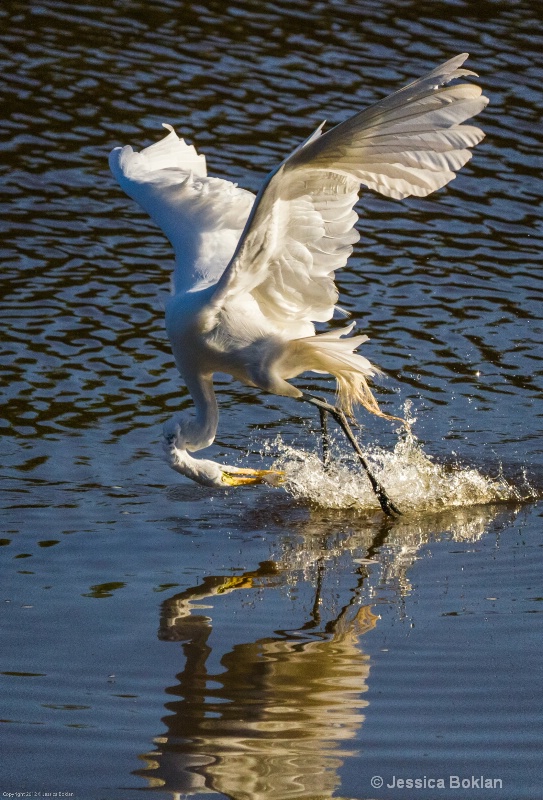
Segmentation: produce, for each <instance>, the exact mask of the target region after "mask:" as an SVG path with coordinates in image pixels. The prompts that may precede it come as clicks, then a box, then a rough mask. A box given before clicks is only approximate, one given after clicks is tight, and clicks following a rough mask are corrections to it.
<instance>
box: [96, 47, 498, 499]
mask: <svg viewBox="0 0 543 800" xmlns="http://www.w3.org/2000/svg"><path fill="white" fill-rule="evenodd" d="M466 57H467V55H465V54H464V55H462V56H457V57H456V58H454V59H451V60H450V61H448V62H447V63H446V64H443V65H442V66H441V67H438V68H437V69H435V70H434V71H433V72H431V73H430V74H429V75H427V76H425V77H424V78H421V79H420V80H419V81H416V82H415V83H412V84H410V85H409V86H408V87H406V88H404V89H402V90H401V91H399V92H396V93H395V94H394V95H391V96H390V97H388V98H385V99H384V100H382V101H381V102H380V103H377V104H376V105H375V106H372V107H370V108H369V109H366V110H365V111H362V112H360V113H359V114H357V115H355V116H354V117H352V118H351V119H349V120H347V121H346V122H344V123H342V124H341V125H338V126H337V127H335V128H333V129H332V130H330V131H329V132H328V133H325V134H322V133H321V129H322V126H321V127H320V128H318V129H317V131H316V132H315V133H314V134H313V135H312V136H311V137H310V138H309V139H308V140H307V141H306V142H304V143H303V144H302V145H301V146H300V147H298V148H297V149H296V150H295V151H294V153H292V154H291V155H290V156H289V158H287V159H286V160H285V161H284V162H283V163H282V164H280V166H279V167H278V168H277V169H276V170H274V171H273V172H272V173H271V174H270V175H269V176H268V178H267V180H266V181H265V183H264V186H263V188H262V189H261V191H260V192H259V194H258V196H257V197H256V199H255V197H254V196H253V195H252V194H251V193H250V192H247V191H245V190H243V189H240V188H239V187H237V186H236V185H235V184H233V183H231V182H229V181H226V180H222V179H219V178H212V177H208V176H207V174H206V167H205V159H204V157H203V156H200V155H198V154H197V153H196V151H195V149H194V148H193V147H192V146H188V145H186V144H185V143H184V141H183V140H182V139H179V138H178V137H177V135H176V134H175V132H174V131H173V129H172V128H171V127H170V126H168V125H166V126H165V127H167V128H170V133H169V134H168V136H166V137H165V139H163V140H162V141H160V142H158V143H156V144H154V145H152V146H150V147H148V148H146V149H145V150H143V151H141V152H140V153H137V152H134V151H133V150H132V148H131V147H124V148H115V150H113V152H112V153H111V156H110V165H111V169H112V171H113V174H114V175H115V177H116V178H117V179H118V181H119V183H120V184H121V186H122V187H123V188H124V189H125V191H126V192H127V193H128V194H129V195H130V196H131V197H133V198H134V199H135V200H136V201H137V202H139V203H140V205H141V206H143V208H144V209H146V210H147V211H148V213H149V214H150V215H151V217H152V218H153V219H154V220H155V222H157V223H158V225H160V227H161V228H162V229H163V231H164V232H165V234H166V235H167V236H168V238H169V240H170V242H171V243H172V245H173V248H174V251H175V270H174V276H173V282H172V296H171V298H170V299H169V300H168V302H167V306H166V328H167V332H168V336H169V338H170V341H171V344H172V349H173V354H174V357H175V361H176V364H177V367H178V369H179V371H180V373H181V375H182V376H183V378H184V380H185V383H186V385H187V388H188V390H189V392H190V394H191V396H192V399H193V401H194V406H195V414H194V415H193V416H187V415H184V416H180V417H177V418H176V419H175V420H173V421H172V422H171V423H170V425H169V426H166V427H165V437H166V442H167V452H168V456H169V460H170V464H171V466H172V467H173V468H174V469H176V470H177V471H179V472H182V473H183V474H185V475H187V476H188V477H190V478H192V479H193V480H196V481H199V482H200V483H204V484H207V485H224V484H225V483H226V484H231V485H232V484H234V485H235V484H238V483H254V482H257V481H260V480H262V479H263V478H264V479H265V478H266V474H267V473H266V471H254V470H240V469H238V468H235V467H222V466H220V465H218V464H215V462H212V461H206V460H202V459H195V458H194V457H193V456H191V455H190V454H191V453H192V452H194V451H198V450H201V449H203V448H205V447H207V446H209V445H210V444H211V443H212V442H213V440H214V438H215V434H216V431H217V424H218V408H217V401H216V397H215V393H214V390H213V374H214V373H215V372H223V373H228V374H230V375H232V376H233V377H234V378H236V379H237V380H239V381H241V382H242V383H244V384H246V385H248V386H255V387H258V388H259V389H262V390H264V391H266V392H271V393H274V394H279V395H284V396H290V397H294V398H299V397H301V396H302V392H301V391H300V390H299V389H298V388H297V387H295V386H293V385H292V384H291V383H289V380H290V379H291V378H294V377H296V376H297V375H300V374H301V373H302V372H306V371H311V370H312V371H317V372H325V373H329V374H331V375H333V376H334V377H335V378H336V381H337V387H338V405H339V407H340V409H343V410H345V411H347V412H350V411H351V410H352V408H353V406H354V405H355V404H356V403H361V404H362V405H364V406H365V407H366V408H367V409H368V410H369V411H371V412H373V413H375V414H379V415H381V416H386V415H385V414H383V413H382V412H381V411H380V409H379V406H378V405H377V402H376V401H375V399H374V397H373V395H372V393H371V390H370V388H369V386H368V382H367V379H368V378H370V377H372V376H373V375H375V373H376V372H378V370H377V369H376V368H375V367H374V366H373V365H372V364H371V363H370V362H369V361H368V360H367V359H366V358H365V357H364V356H362V355H360V354H358V353H356V352H355V351H356V349H357V348H358V347H359V346H360V345H361V344H362V343H363V342H364V341H366V340H367V337H366V336H364V335H356V336H351V335H349V334H350V333H351V331H352V328H353V327H354V323H353V324H351V325H349V326H347V327H345V328H343V329H341V330H338V329H335V330H330V331H328V332H326V333H319V334H317V333H316V331H315V325H314V323H315V322H326V321H328V320H330V319H331V317H332V316H333V313H334V309H335V304H336V302H337V299H338V293H337V289H336V286H335V283H334V271H335V270H336V269H339V268H340V267H343V266H344V265H345V264H346V262H347V259H348V257H349V255H350V253H351V252H352V246H353V244H354V243H355V242H356V241H357V240H358V238H359V235H358V233H357V232H356V230H355V229H354V224H355V222H356V220H357V214H356V212H355V211H354V205H355V204H356V202H357V200H358V192H359V189H360V185H361V184H363V185H365V186H367V187H369V188H372V189H374V190H376V191H378V192H380V193H381V194H384V195H386V196H389V197H394V198H402V197H407V196H408V195H411V194H413V195H417V196H421V197H422V196H425V195H427V194H429V193H430V192H432V191H434V190H436V189H438V188H440V187H441V186H444V185H445V184H446V183H448V182H449V181H450V180H452V178H454V177H455V171H456V170H457V169H459V168H460V167H461V166H462V165H463V164H465V162H466V161H467V160H468V159H469V158H470V157H471V153H470V150H469V149H468V148H469V147H472V146H473V145H475V144H477V143H478V142H479V141H480V140H481V139H482V138H483V133H482V131H480V130H479V129H478V128H476V127H473V126H470V125H463V124H462V123H463V122H464V121H465V120H466V119H468V118H469V117H471V116H473V115H475V114H477V113H478V112H479V111H481V110H482V108H484V106H485V105H486V103H487V99H486V98H485V97H482V95H481V90H480V89H479V87H477V86H474V85H472V84H457V85H455V86H453V87H446V88H443V87H444V85H445V84H448V83H449V82H450V81H451V80H453V79H454V78H458V77H461V76H464V75H472V74H474V73H471V72H469V71H467V70H464V69H461V68H460V67H461V65H462V63H463V62H464V60H465V59H466Z"/></svg>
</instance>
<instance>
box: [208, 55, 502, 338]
mask: <svg viewBox="0 0 543 800" xmlns="http://www.w3.org/2000/svg"><path fill="white" fill-rule="evenodd" d="M466 58H467V54H463V55H460V56H457V57H455V58H453V59H450V60H449V61H447V62H446V63H445V64H442V65H441V66H440V67H438V68H436V69H435V70H433V71H432V72H431V73H429V74H428V75H426V76H425V77H423V78H421V79H420V80H417V81H415V82H413V83H411V84H410V85H409V86H406V87H405V88H403V89H401V90H400V91H398V92H395V93H394V94H393V95H391V96H390V97H387V98H385V99H384V100H381V101H380V102H378V103H376V104H375V105H373V106H371V107H370V108H368V109H365V110H364V111H361V112H360V113H359V114H356V115H355V116H354V117H352V118H351V119H349V120H347V121H346V122H343V123H341V124H340V125H338V126H336V127H335V128H333V129H332V130H330V131H329V132H327V133H325V134H322V135H320V129H318V130H317V131H316V132H315V134H313V136H311V137H310V138H309V139H308V140H307V141H306V142H305V143H304V144H303V145H302V146H301V147H299V148H297V149H296V150H295V151H294V153H292V155H291V156H290V157H289V158H287V159H286V161H285V162H283V164H282V165H281V166H280V167H279V168H278V169H277V170H275V171H274V172H273V173H272V174H271V175H270V176H269V177H268V180H267V181H266V183H265V185H264V187H263V189H262V190H261V192H260V193H259V195H258V197H257V200H256V202H255V205H254V206H253V210H252V212H251V215H250V217H249V220H248V222H247V225H246V227H245V230H244V232H243V234H242V237H241V240H240V242H239V245H238V247H237V249H236V252H235V253H234V256H233V258H232V261H231V262H230V264H229V266H228V268H227V270H226V271H225V273H224V275H223V276H222V278H221V279H220V281H219V283H218V285H217V290H216V293H215V296H214V300H215V302H216V304H217V305H218V306H220V305H222V304H224V303H226V302H228V297H229V296H232V294H238V293H240V292H250V293H251V294H252V295H253V297H254V298H255V299H257V301H258V303H259V305H260V307H261V309H262V311H263V312H264V313H265V314H266V315H267V316H268V318H269V319H271V320H274V321H275V320H276V321H277V322H278V323H280V324H281V326H282V327H283V329H286V330H288V329H289V328H290V329H291V330H292V331H295V330H296V329H297V328H299V330H303V329H305V330H307V325H308V323H309V322H310V321H318V320H326V319H329V318H330V317H331V316H332V313H333V306H334V303H335V301H336V299H337V292H336V289H335V285H334V270H336V269H338V268H340V267H342V266H344V265H345V263H346V260H347V257H348V255H349V253H350V248H351V245H352V243H353V241H356V239H357V238H358V235H357V234H356V233H355V232H354V233H353V231H352V228H353V226H354V223H355V220H356V214H355V213H354V212H353V211H352V209H353V206H354V204H355V202H356V200H357V192H358V190H359V187H360V184H363V185H365V186H368V187H369V188H371V189H374V190H376V191H378V192H380V193H381V194H384V195H386V196H389V197H394V198H402V197H407V196H409V195H417V196H425V195H427V194H429V193H430V192H433V191H435V190H436V189H439V188H440V187H442V186H444V185H445V184H447V183H448V182H449V181H451V180H452V179H453V178H454V177H455V172H456V170H458V169H459V168H460V167H461V166H463V164H465V163H466V161H468V160H469V158H470V157H471V152H470V150H469V149H468V148H470V147H473V146H474V145H475V144H477V142H479V141H480V140H481V139H482V138H483V136H484V134H483V132H482V131H481V130H479V128H476V127H474V126H472V125H462V123H463V122H464V121H465V120H466V119H468V118H469V117H472V116H473V115H475V114H477V113H479V111H481V110H482V109H483V108H484V107H485V105H486V104H487V102H488V100H487V98H485V97H483V96H481V90H480V88H479V87H477V86H474V85H472V84H461V85H455V86H453V87H445V88H444V84H447V83H449V82H450V81H452V80H453V79H455V78H459V77H463V76H465V75H473V74H474V73H472V72H470V71H468V70H464V69H460V67H461V65H462V63H463V62H464V61H465V59H466Z"/></svg>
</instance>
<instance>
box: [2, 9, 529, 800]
mask: <svg viewBox="0 0 543 800" xmlns="http://www.w3.org/2000/svg"><path fill="white" fill-rule="evenodd" d="M539 17H540V15H539V13H538V8H537V6H536V4H530V3H527V2H511V1H510V2H507V3H505V2H503V3H502V2H478V3H477V4H474V3H467V2H462V1H461V0H458V2H432V3H425V2H422V3H421V2H418V3H415V2H411V0H401V1H398V2H390V1H388V2H387V0H385V2H367V3H366V2H353V3H350V4H347V3H343V2H321V3H319V2H316V3H309V2H301V0H293V1H292V2H289V3H286V2H283V1H282V0H281V1H280V2H275V3H262V2H258V3H256V2H254V3H253V2H236V3H232V4H225V3H219V2H208V3H202V4H199V5H198V4H192V3H184V2H173V0H171V1H170V2H160V3H158V2H153V3H138V2H129V1H128V0H126V1H125V0H113V1H112V2H110V3H108V4H101V3H100V4H99V3H96V2H95V3H89V4H86V5H83V6H77V5H75V4H72V3H67V2H51V1H50V0H44V2H41V3H38V2H17V0H12V1H11V2H9V3H7V4H5V5H4V6H2V9H0V67H1V70H0V76H1V77H0V93H1V94H0V96H1V98H2V115H1V117H2V118H1V121H0V176H1V177H0V181H1V187H2V191H1V198H0V203H1V211H2V214H1V217H0V230H1V232H2V235H1V240H0V259H1V286H0V291H1V293H2V306H1V314H2V336H1V343H2V348H1V353H2V356H1V357H2V384H1V386H2V418H1V420H0V424H1V425H2V433H3V439H2V450H1V453H2V457H1V462H2V472H1V484H0V485H1V487H2V516H1V522H2V525H1V532H0V540H1V544H2V545H3V546H2V547H1V549H0V554H1V559H2V572H1V574H2V579H1V584H0V586H1V592H0V600H1V601H2V616H1V618H0V619H1V625H2V633H1V636H2V640H1V641H2V645H1V647H0V686H1V690H2V700H3V702H2V710H1V712H0V719H1V723H0V741H1V752H2V760H1V765H0V792H2V793H3V795H4V796H6V797H7V796H10V793H15V792H31V793H33V794H31V795H30V796H39V795H38V794H37V793H39V792H41V796H42V797H44V796H46V794H45V793H46V792H51V793H54V792H57V793H60V792H65V793H68V795H67V796H73V797H75V798H78V800H100V799H101V798H103V799H104V800H134V799H135V798H141V797H145V796H148V797H156V798H172V797H173V798H178V797H184V796H190V797H196V798H200V797H203V796H204V794H209V795H214V796H215V797H217V798H226V797H228V798H234V800H249V799H250V800H254V799H256V798H259V800H260V799H261V798H266V800H267V799H268V798H274V800H286V799H287V798H291V797H292V798H294V797H296V798H311V800H317V798H327V797H342V798H351V799H352V800H370V798H371V799H372V800H394V798H409V800H413V799H415V800H419V798H421V799H422V800H424V799H426V800H436V798H439V799H441V798H444V799H445V800H450V798H460V799H461V800H474V798H475V800H476V799H477V798H479V797H481V798H489V800H495V798H501V797H507V798H508V800H534V798H537V797H539V796H540V795H541V764H540V760H541V759H540V752H541V734H542V731H543V716H542V713H541V677H542V667H541V654H540V653H541V644H540V643H541V636H542V633H543V616H540V614H541V612H542V610H543V605H542V600H543V598H542V595H543V592H542V589H541V574H542V568H543V550H542V539H541V522H540V518H541V511H540V505H538V502H537V501H538V498H539V497H540V496H541V492H542V490H543V458H542V439H541V415H542V404H541V365H542V360H543V358H542V354H541V341H542V325H541V310H540V309H541V306H540V298H541V286H542V281H541V252H542V246H541V245H542V224H541V218H542V215H541V197H542V195H543V192H542V188H543V185H542V180H541V145H542V139H543V137H542V133H541V108H542V107H543V97H542V94H543V92H542V85H543V70H542V69H541V66H540V61H541V56H540V54H541V45H542V37H541V34H540V19H539ZM462 51H468V52H470V53H471V58H470V61H469V62H468V66H470V67H471V68H472V69H474V70H475V71H476V72H478V73H479V75H480V78H479V82H480V84H481V85H482V86H483V87H484V90H485V93H486V94H488V96H489V97H490V99H491V103H490V105H489V107H488V108H487V110H486V111H485V112H484V113H483V114H482V115H481V116H480V117H479V120H478V122H479V123H480V125H481V126H482V127H483V128H484V130H485V132H486V133H487V138H486V139H485V140H484V142H483V143H482V144H481V145H480V146H478V147H477V148H476V150H475V154H474V157H473V160H472V161H471V162H470V164H469V165H468V166H467V167H466V168H465V169H463V170H462V172H461V174H460V176H459V177H458V178H457V179H456V180H455V181H454V182H453V183H452V184H450V185H449V187H447V188H446V189H444V190H442V191H440V192H438V193H437V194H436V195H433V196H431V197H430V198H427V199H425V200H417V199H409V200H406V201H403V202H401V203H400V202H394V201H389V200H385V199H383V198H380V197H376V196H374V195H370V194H369V193H368V194H365V195H364V196H363V198H362V202H361V204H360V211H361V225H360V227H361V232H362V238H361V242H360V245H359V246H358V248H357V250H356V252H355V254H354V256H353V257H352V258H351V260H350V262H349V265H348V267H347V269H345V270H343V271H342V272H341V274H338V283H339V285H340V291H341V304H342V306H343V307H345V308H346V309H348V310H349V311H350V312H351V313H352V315H353V318H355V319H357V320H359V324H360V329H361V330H362V331H365V332H367V333H368V334H369V335H370V337H371V342H370V343H369V344H368V345H367V346H366V347H367V348H368V350H367V351H366V352H367V355H368V357H369V358H370V359H371V360H372V361H374V362H375V363H377V364H379V365H380V366H381V367H382V368H383V369H384V370H385V372H386V375H387V377H386V378H384V379H383V380H382V381H381V382H380V384H379V388H378V390H377V393H378V397H379V399H380V402H381V404H382V406H383V408H384V409H385V410H386V411H388V412H389V413H393V414H400V413H402V409H403V408H404V406H405V403H406V402H409V403H410V404H411V413H412V415H413V416H414V417H416V423H415V424H414V428H413V430H414V433H415V435H416V437H418V440H419V445H418V446H416V447H414V449H412V450H409V451H408V452H407V453H406V451H405V449H404V450H402V449H401V448H402V445H401V443H400V445H398V436H397V433H396V432H395V431H394V429H393V428H392V429H391V428H390V426H389V425H388V424H386V423H383V422H382V421H379V420H375V419H370V420H368V419H367V418H362V417H361V421H363V423H364V425H365V426H366V427H365V429H364V431H363V433H362V436H363V440H364V441H365V442H366V443H369V445H371V446H372V447H374V448H381V449H379V450H377V451H375V450H374V451H373V452H374V454H376V455H375V458H377V457H378V456H379V454H381V453H382V452H383V450H384V451H387V452H389V453H391V454H392V455H390V456H389V457H388V460H386V459H385V461H382V460H381V461H379V459H378V458H377V460H378V463H379V464H380V466H381V467H383V469H384V478H383V479H384V480H386V482H387V487H388V488H389V491H390V493H391V495H393V496H394V497H395V498H398V501H399V502H400V501H401V502H403V503H404V506H405V507H411V508H414V509H415V510H414V511H411V513H409V514H407V515H405V516H404V517H402V518H401V519H400V520H399V521H396V522H390V521H387V520H384V519H382V517H381V515H380V514H379V513H378V512H377V511H376V510H375V508H373V507H371V506H370V505H368V495H367V491H366V488H365V484H364V485H363V484H362V480H361V479H359V478H358V477H357V474H356V473H354V472H353V469H352V467H351V466H350V465H349V463H348V461H345V458H346V456H347V453H346V452H344V451H345V448H344V446H343V445H342V444H341V443H340V442H338V443H337V445H336V450H335V456H336V459H340V458H342V459H343V460H342V462H341V464H339V465H338V471H337V473H334V475H335V478H334V480H335V481H336V483H335V484H332V486H331V485H330V484H329V483H326V480H325V479H324V477H323V476H322V475H319V474H318V470H317V469H316V467H315V468H314V467H313V464H315V463H316V457H315V453H316V452H317V448H318V437H317V434H316V430H317V420H316V419H303V418H301V417H300V408H299V407H298V406H297V405H296V404H295V403H293V401H290V400H288V399H282V398H275V397H267V396H264V395H258V394H257V393H256V392H254V391H253V390H249V389H246V388H244V387H241V386H239V385H238V384H235V383H233V382H232V383H231V382H230V381H229V380H227V379H225V378H223V379H221V380H219V381H218V390H219V401H220V405H221V422H220V428H219V434H218V438H217V442H216V444H215V445H214V447H213V448H212V449H211V450H210V457H213V458H218V459H219V460H220V459H225V460H227V461H229V462H230V463H240V464H241V463H249V464H251V465H252V466H258V465H260V464H264V465H265V466H268V465H269V464H270V463H272V462H273V461H274V460H275V459H276V458H277V457H280V458H281V459H282V462H283V463H285V464H286V465H287V468H288V474H289V476H290V477H289V481H290V482H288V483H287V486H286V488H283V489H271V488H265V487H249V488H248V489H247V490H246V491H245V490H237V491H236V490H230V491H228V492H225V493H224V494H220V493H214V492H212V491H208V490H205V489H202V488H201V487H198V486H196V485H193V484H191V483H189V482H186V481H184V480H183V479H181V478H180V477H179V476H176V475H175V474H174V473H173V472H171V471H170V470H169V469H168V467H167V466H166V465H165V464H164V463H163V461H162V456H161V450H160V443H159V439H160V429H161V425H162V422H163V421H164V420H165V419H167V418H168V416H170V415H171V414H172V413H174V412H175V411H177V410H179V409H180V408H182V407H188V405H189V402H190V401H189V398H188V396H187V394H186V390H185V389H184V387H183V386H182V384H181V382H180V379H179V377H178V376H177V374H176V372H175V368H174V364H173V360H172V357H171V354H170V351H169V346H168V343H167V340H166V336H165V332H164V326H163V310H162V309H163V302H164V298H165V296H166V295H167V292H168V285H169V272H170V261H171V254H170V250H169V246H168V243H167V242H166V241H165V240H164V238H163V237H162V235H161V234H160V232H159V231H158V230H156V229H155V228H154V226H153V225H152V223H151V222H150V221H149V220H148V219H147V218H146V216H145V215H144V214H143V212H141V211H140V210H139V209H138V208H137V207H136V206H135V205H134V204H132V203H131V201H129V200H128V199H127V198H125V197H124V196H123V195H122V193H121V192H120V190H119V189H118V187H117V186H116V184H115V183H114V181H113V179H112V177H111V176H110V174H109V172H108V170H107V156H108V153H109V151H110V150H111V149H112V148H113V147H114V146H116V145H119V144H127V143H130V144H132V145H134V146H135V147H141V146H144V145H147V144H149V143H151V142H152V141H155V140H157V139H158V138H159V137H160V136H162V133H163V131H162V129H161V123H162V122H163V121H165V122H170V123H171V124H174V125H175V127H176V129H177V131H178V133H179V134H180V135H183V136H185V137H186V139H187V140H188V141H190V142H191V143H194V144H195V145H196V146H197V148H198V149H199V150H200V151H201V152H204V153H205V154H206V156H207V160H208V169H209V172H210V173H211V174H217V175H219V176H223V177H228V178H230V179H233V180H235V181H237V182H239V184H240V185H242V186H244V187H246V188H248V189H251V190H253V191H256V190H257V189H258V187H259V185H260V183H261V181H262V179H263V177H264V176H265V174H266V173H267V172H268V171H269V169H271V168H272V167H273V166H275V165H276V164H277V163H278V162H279V161H280V159H282V158H283V157H284V156H285V155H286V154H287V153H288V152H289V151H290V150H291V149H292V148H293V147H294V146H295V145H296V144H297V143H298V142H299V141H300V140H301V139H303V138H304V137H306V136H307V135H308V134H309V133H310V132H311V131H312V130H313V129H314V128H315V127H316V125H317V124H318V123H320V121H321V120H322V119H323V118H327V119H328V121H329V124H334V123H336V122H339V121H341V120H342V119H344V118H345V117H346V116H348V115H349V114H350V113H352V112H353V111H354V110H356V109H358V108H360V107H362V106H364V105H366V104H368V103H370V102H372V101H374V100H376V99H379V98H380V97H382V96H383V95H384V94H386V93H388V92H390V91H393V90H394V89H396V88H398V87H399V86H400V85H402V84H403V83H406V82H407V81H409V80H411V79H413V78H415V77H418V76H419V75H421V74H423V73H424V72H425V71H426V70H428V69H430V68H431V67H433V66H434V65H436V64H438V63H439V62H440V61H443V60H445V59H446V58H448V57H450V56H452V55H454V54H456V53H459V52H462ZM300 385H305V386H309V387H311V388H313V389H318V390H319V391H320V392H324V391H327V390H328V389H331V386H330V382H329V381H328V380H327V379H326V378H324V377H322V378H321V377H320V376H312V377H310V378H309V379H308V380H307V381H300ZM278 435H280V437H281V441H280V442H279V441H278V439H277V437H278ZM394 448H396V449H394ZM312 459H315V460H314V461H313V460H312ZM429 459H431V460H429ZM504 482H507V486H509V487H512V489H507V490H505V489H504V488H503V487H504V486H505V483H504ZM413 498H415V499H413ZM503 498H508V499H507V500H506V501H504V499H503ZM317 501H318V502H317ZM440 501H443V502H440ZM353 502H354V503H358V505H356V506H355V507H349V506H351V505H352V503H353ZM481 776H482V778H481ZM372 777H374V778H377V777H380V778H382V780H383V785H382V786H379V785H378V784H379V781H374V783H373V785H372V783H371V779H372ZM455 779H458V780H459V781H460V786H458V787H457V786H456V785H455ZM402 780H405V781H407V780H413V781H415V780H419V781H420V785H419V786H418V787H416V786H414V785H413V787H409V788H406V787H405V786H404V787H402V786H401V785H399V782H400V781H402ZM462 780H464V781H471V783H470V785H469V788H468V786H467V785H465V787H464V788H462V785H461V781H462ZM473 780H475V781H477V780H483V783H484V780H490V781H493V782H494V783H493V784H492V788H489V787H487V788H485V787H484V786H481V787H479V786H478V785H473ZM431 781H434V782H435V783H434V784H432V783H431ZM437 781H443V783H444V785H443V786H441V785H439V784H438V783H437ZM495 781H501V788H500V785H499V783H495ZM429 782H430V783H429Z"/></svg>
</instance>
